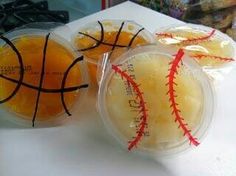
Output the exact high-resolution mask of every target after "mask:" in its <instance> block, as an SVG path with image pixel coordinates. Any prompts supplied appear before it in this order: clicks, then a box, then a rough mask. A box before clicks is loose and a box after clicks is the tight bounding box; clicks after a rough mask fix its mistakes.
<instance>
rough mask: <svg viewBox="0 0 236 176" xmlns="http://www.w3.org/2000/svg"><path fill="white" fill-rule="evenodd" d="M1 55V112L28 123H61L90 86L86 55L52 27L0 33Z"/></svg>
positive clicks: (9, 117)
mask: <svg viewBox="0 0 236 176" xmlns="http://www.w3.org/2000/svg"><path fill="white" fill-rule="evenodd" d="M0 58H1V60H0V69H1V70H0V103H1V104H0V105H1V107H0V108H1V110H0V111H1V115H2V116H3V117H4V118H6V119H7V120H12V121H14V122H15V123H19V124H21V125H24V126H29V125H30V124H32V126H51V125H57V124H60V123H61V122H62V121H63V120H65V119H67V118H66V117H67V116H69V115H71V114H73V113H72V112H74V110H75V106H77V105H78V103H79V102H80V100H81V98H82V95H83V94H84V90H83V89H84V88H86V87H88V84H87V81H86V75H85V70H84V69H85V67H84V65H83V57H82V56H80V55H79V54H78V53H77V52H75V50H74V48H73V47H72V46H71V45H70V44H69V43H68V42H67V41H65V40H64V39H62V38H61V37H59V36H58V35H56V34H55V33H54V32H53V31H51V30H42V29H33V28H25V29H18V30H15V31H12V32H9V33H7V34H5V35H3V36H1V37H0ZM76 109H77V108H76Z"/></svg>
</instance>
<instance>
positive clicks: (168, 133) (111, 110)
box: [98, 46, 215, 156]
mask: <svg viewBox="0 0 236 176" xmlns="http://www.w3.org/2000/svg"><path fill="white" fill-rule="evenodd" d="M104 63H105V62H104ZM103 71H104V73H103V77H102V80H101V83H100V87H99V94H98V110H99V112H100V115H101V116H102V119H103V121H104V123H105V126H106V127H107V129H108V130H109V131H110V133H111V134H112V135H113V136H114V137H115V138H116V139H117V140H118V141H119V142H120V143H121V144H122V146H123V147H125V148H127V149H128V150H134V151H137V152H139V153H144V154H147V155H151V156H164V155H170V154H175V153H179V152H181V151H184V150H186V149H188V148H190V147H191V145H192V146H194V145H196V146H197V145H198V144H199V143H200V141H201V140H202V137H203V135H204V134H205V133H206V131H207V129H208V127H209V125H210V123H211V120H212V117H213V111H214V105H215V102H214V97H213V90H212V87H211V85H210V83H209V80H208V78H207V76H206V75H205V74H204V72H202V70H201V68H200V67H199V66H198V65H197V64H196V63H195V62H194V61H193V60H192V59H189V58H188V56H186V55H184V52H183V50H180V51H179V52H178V53H177V55H176V56H173V53H170V52H169V51H168V50H166V49H164V48H160V47H158V46H144V47H138V48H136V49H132V50H130V51H128V52H127V53H125V54H123V55H122V56H120V57H119V58H117V59H116V60H114V62H112V63H109V64H106V69H103ZM189 143H190V144H191V145H189ZM153 154H154V155H153Z"/></svg>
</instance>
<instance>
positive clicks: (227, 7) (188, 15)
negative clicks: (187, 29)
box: [133, 0, 236, 40]
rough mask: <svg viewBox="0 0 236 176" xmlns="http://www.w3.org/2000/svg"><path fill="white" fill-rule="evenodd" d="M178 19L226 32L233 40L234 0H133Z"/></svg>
mask: <svg viewBox="0 0 236 176" xmlns="http://www.w3.org/2000/svg"><path fill="white" fill-rule="evenodd" d="M133 2H136V3H138V4H140V5H143V6H145V7H148V8H151V9H153V10H156V11H158V12H161V13H164V14H166V15H169V16H171V17H174V18H177V19H179V20H182V21H185V22H190V23H196V24H203V25H206V26H210V27H213V28H216V29H218V30H220V31H222V32H226V33H227V34H229V35H230V36H231V37H233V38H234V40H235V28H236V27H235V26H236V24H235V23H236V22H235V11H236V0H133Z"/></svg>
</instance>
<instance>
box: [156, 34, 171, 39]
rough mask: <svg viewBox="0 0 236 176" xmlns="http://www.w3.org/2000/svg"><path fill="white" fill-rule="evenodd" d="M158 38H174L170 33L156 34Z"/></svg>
mask: <svg viewBox="0 0 236 176" xmlns="http://www.w3.org/2000/svg"><path fill="white" fill-rule="evenodd" d="M156 35H157V36H158V37H168V38H174V36H173V35H172V34H169V33H156Z"/></svg>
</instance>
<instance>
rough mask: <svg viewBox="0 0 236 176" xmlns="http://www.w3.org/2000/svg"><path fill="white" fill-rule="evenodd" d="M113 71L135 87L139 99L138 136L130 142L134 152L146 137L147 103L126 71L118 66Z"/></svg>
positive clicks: (113, 67)
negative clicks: (134, 148)
mask: <svg viewBox="0 0 236 176" xmlns="http://www.w3.org/2000/svg"><path fill="white" fill-rule="evenodd" d="M112 69H113V70H114V71H115V73H118V74H119V75H120V76H121V78H122V79H123V78H124V79H126V80H127V81H128V82H129V83H130V85H131V86H132V87H133V90H134V91H135V92H136V95H137V97H136V99H139V103H140V105H139V108H140V110H139V113H140V114H141V116H140V124H139V130H138V131H137V132H136V133H137V135H136V136H135V137H134V139H133V140H130V141H129V145H128V150H132V148H133V147H137V144H138V142H139V141H140V140H141V138H142V137H143V136H144V132H145V127H147V116H148V115H147V108H146V105H145V104H146V102H145V101H144V97H143V92H141V90H140V89H139V86H140V85H138V84H137V83H136V82H135V81H134V80H133V79H132V78H131V77H130V76H129V75H128V74H127V73H126V71H122V70H121V69H120V68H119V67H118V66H116V65H112Z"/></svg>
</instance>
